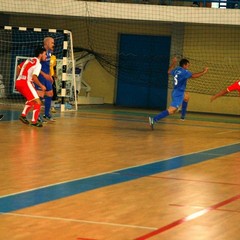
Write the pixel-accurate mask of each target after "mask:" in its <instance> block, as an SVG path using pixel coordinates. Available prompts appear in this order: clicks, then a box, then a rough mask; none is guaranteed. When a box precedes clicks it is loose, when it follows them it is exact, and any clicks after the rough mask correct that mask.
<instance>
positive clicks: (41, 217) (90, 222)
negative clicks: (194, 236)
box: [0, 212, 157, 230]
mask: <svg viewBox="0 0 240 240" xmlns="http://www.w3.org/2000/svg"><path fill="white" fill-rule="evenodd" d="M0 214H2V215H7V216H15V217H26V218H37V219H47V220H57V221H65V222H77V223H88V224H99V225H108V226H115V227H127V228H138V229H149V230H156V229H157V228H156V227H146V226H138V225H129V224H120V223H109V222H98V221H87V220H81V219H74V218H62V217H49V216H41V215H31V214H22V213H4V212H1V213H0Z"/></svg>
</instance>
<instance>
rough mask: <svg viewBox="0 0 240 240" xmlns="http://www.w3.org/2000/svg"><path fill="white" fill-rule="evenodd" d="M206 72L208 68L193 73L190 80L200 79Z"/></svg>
mask: <svg viewBox="0 0 240 240" xmlns="http://www.w3.org/2000/svg"><path fill="white" fill-rule="evenodd" d="M207 71H208V67H205V68H204V70H203V71H202V72H199V73H193V74H192V78H199V77H201V76H202V75H203V74H205V73H206V72H207Z"/></svg>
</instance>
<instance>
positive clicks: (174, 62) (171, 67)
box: [168, 57, 177, 74]
mask: <svg viewBox="0 0 240 240" xmlns="http://www.w3.org/2000/svg"><path fill="white" fill-rule="evenodd" d="M176 65H177V58H176V57H174V58H173V59H172V63H171V65H170V67H169V68H168V74H170V73H171V71H172V70H173V69H174V68H175V67H176Z"/></svg>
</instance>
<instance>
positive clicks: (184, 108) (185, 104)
mask: <svg viewBox="0 0 240 240" xmlns="http://www.w3.org/2000/svg"><path fill="white" fill-rule="evenodd" d="M189 98H190V97H189V93H188V92H185V94H184V99H183V102H182V111H181V119H182V120H184V119H185V117H186V113H187V107H188V102H189Z"/></svg>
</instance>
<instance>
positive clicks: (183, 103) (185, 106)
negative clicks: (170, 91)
mask: <svg viewBox="0 0 240 240" xmlns="http://www.w3.org/2000/svg"><path fill="white" fill-rule="evenodd" d="M187 106H188V102H185V101H183V102H182V115H181V118H185V116H186V112H187Z"/></svg>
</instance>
